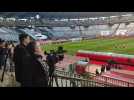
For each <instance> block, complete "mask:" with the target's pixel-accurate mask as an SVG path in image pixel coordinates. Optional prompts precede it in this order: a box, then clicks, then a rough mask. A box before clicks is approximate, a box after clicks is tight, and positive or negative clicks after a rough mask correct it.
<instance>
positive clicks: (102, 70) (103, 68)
mask: <svg viewBox="0 0 134 100" xmlns="http://www.w3.org/2000/svg"><path fill="white" fill-rule="evenodd" d="M104 71H105V65H102V67H101V73H103V72H104Z"/></svg>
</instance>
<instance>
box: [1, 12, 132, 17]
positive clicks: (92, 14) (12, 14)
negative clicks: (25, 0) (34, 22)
mask: <svg viewBox="0 0 134 100" xmlns="http://www.w3.org/2000/svg"><path fill="white" fill-rule="evenodd" d="M37 14H39V15H40V16H42V17H44V18H78V17H108V16H118V15H124V14H134V12H0V16H5V17H15V16H17V17H21V18H24V17H33V16H35V15H37Z"/></svg>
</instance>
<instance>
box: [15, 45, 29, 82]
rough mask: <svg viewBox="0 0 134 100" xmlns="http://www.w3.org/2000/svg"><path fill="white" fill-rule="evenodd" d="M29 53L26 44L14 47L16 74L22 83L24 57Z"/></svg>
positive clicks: (17, 79)
mask: <svg viewBox="0 0 134 100" xmlns="http://www.w3.org/2000/svg"><path fill="white" fill-rule="evenodd" d="M27 54H28V52H27V50H26V47H25V46H24V45H17V46H16V47H15V49H14V56H13V60H14V63H15V76H16V81H18V82H20V83H21V82H22V68H23V65H22V63H23V58H24V56H25V55H27Z"/></svg>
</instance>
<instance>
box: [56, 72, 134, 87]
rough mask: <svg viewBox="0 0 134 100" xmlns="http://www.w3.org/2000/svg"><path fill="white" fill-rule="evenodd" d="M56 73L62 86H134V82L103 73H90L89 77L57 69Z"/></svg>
mask: <svg viewBox="0 0 134 100" xmlns="http://www.w3.org/2000/svg"><path fill="white" fill-rule="evenodd" d="M55 74H56V75H55V77H56V80H57V82H58V84H60V85H59V86H61V87H63V86H64V87H75V86H76V87H85V86H86V87H134V83H131V82H127V81H123V80H119V79H115V78H111V77H106V76H101V75H97V76H96V75H95V74H93V73H89V78H88V79H84V78H83V77H82V76H81V75H78V74H72V73H70V72H65V71H61V70H56V72H55ZM65 84H67V85H65ZM68 84H70V85H68Z"/></svg>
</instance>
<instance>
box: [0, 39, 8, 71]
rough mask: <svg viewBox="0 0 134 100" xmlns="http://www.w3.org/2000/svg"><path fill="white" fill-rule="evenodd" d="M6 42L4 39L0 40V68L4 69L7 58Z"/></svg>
mask: <svg viewBox="0 0 134 100" xmlns="http://www.w3.org/2000/svg"><path fill="white" fill-rule="evenodd" d="M5 46H6V44H5V41H4V40H1V41H0V69H2V67H4V64H5V60H6V54H7V52H6V47H5Z"/></svg>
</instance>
